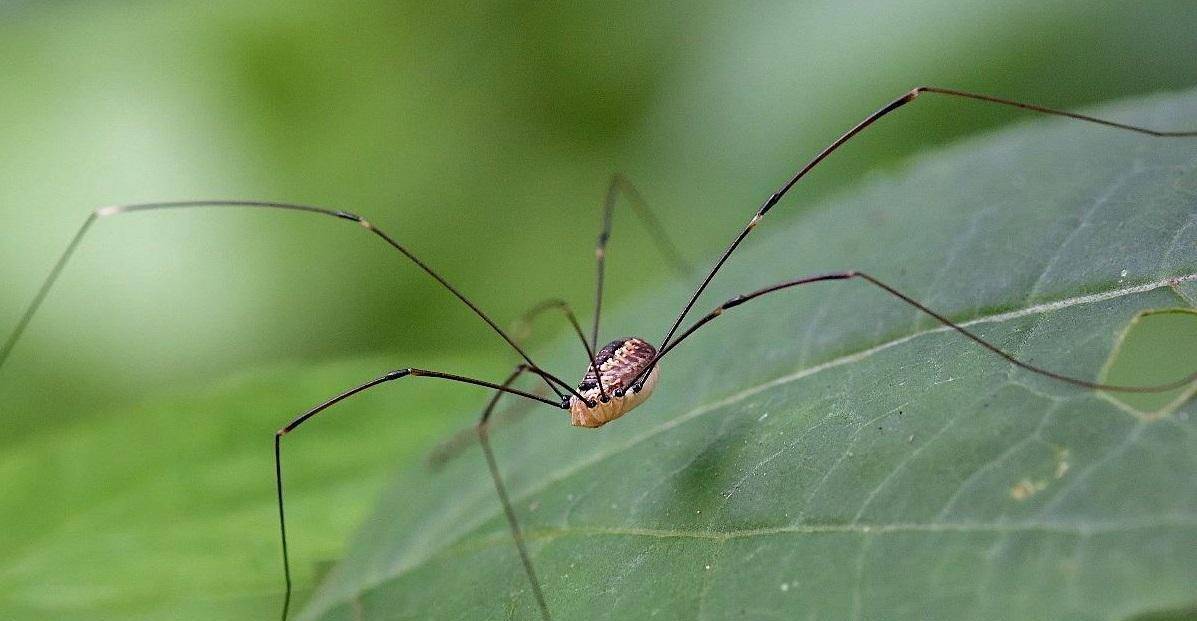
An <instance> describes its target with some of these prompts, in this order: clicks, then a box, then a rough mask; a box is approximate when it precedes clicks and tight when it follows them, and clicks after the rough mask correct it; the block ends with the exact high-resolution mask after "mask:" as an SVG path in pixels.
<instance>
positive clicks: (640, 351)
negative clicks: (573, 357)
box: [569, 336, 660, 429]
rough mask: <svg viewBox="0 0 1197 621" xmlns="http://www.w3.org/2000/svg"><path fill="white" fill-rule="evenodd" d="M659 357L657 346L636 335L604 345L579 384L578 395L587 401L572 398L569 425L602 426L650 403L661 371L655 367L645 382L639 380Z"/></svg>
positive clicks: (571, 396) (574, 396)
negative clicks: (642, 404) (649, 400)
mask: <svg viewBox="0 0 1197 621" xmlns="http://www.w3.org/2000/svg"><path fill="white" fill-rule="evenodd" d="M656 355H657V349H656V348H655V347H653V346H652V345H650V344H649V343H648V341H645V340H644V339H641V338H637V337H634V336H631V337H625V338H619V339H615V340H614V341H611V342H610V343H608V344H606V345H604V346H603V348H602V349H600V350H599V351H598V353H596V354H595V357H594V364H593V365H591V366H590V368H589V369H588V370H587V371H586V375H585V376H584V377H583V378H582V382H581V383H580V384H578V393H579V394H581V395H582V397H583V398H584V399H579V398H578V397H577V396H576V395H570V397H569V419H570V423H571V424H572V425H573V426H575V427H589V428H592V429H593V428H595V427H601V426H603V425H605V424H607V423H609V422H611V421H613V420H615V419H617V418H619V417H620V416H623V415H624V414H627V413H628V412H631V411H632V409H633V408H635V407H636V406H638V405H640V404H641V403H644V402H645V401H646V400H648V397H649V395H651V394H652V392H653V388H656V386H657V378H658V376H659V375H660V368H659V367H655V366H654V367H653V370H652V371H651V372H650V373H649V374H648V377H647V378H646V379H644V380H643V381H637V378H638V377H639V376H640V375H641V374H642V373H643V372H644V371H645V369H647V368H648V366H649V365H650V364H652V361H653V358H654V357H655V356H656ZM595 369H597V370H598V372H597V373H596V372H595Z"/></svg>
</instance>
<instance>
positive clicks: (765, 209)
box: [640, 86, 1197, 377]
mask: <svg viewBox="0 0 1197 621" xmlns="http://www.w3.org/2000/svg"><path fill="white" fill-rule="evenodd" d="M921 93H937V94H940V95H949V96H952V97H960V98H964V99H973V100H976V101H983V102H986V103H993V104H999V105H1003V106H1011V107H1014V108H1021V109H1023V110H1031V111H1033V112H1040V113H1043V114H1051V115H1055V116H1063V117H1067V118H1070V119H1076V120H1078V121H1086V122H1089V123H1096V124H1098V125H1105V126H1107V127H1113V128H1115V129H1123V130H1127V131H1132V132H1137V133H1140V134H1146V135H1148V136H1157V137H1189V136H1197V131H1179V132H1175V131H1159V130H1155V129H1149V128H1146V127H1139V126H1136V125H1127V124H1125V123H1116V122H1114V121H1107V120H1105V119H1099V118H1097V117H1092V116H1088V115H1085V114H1076V113H1074V112H1066V111H1064V110H1056V109H1053V108H1046V107H1044V106H1039V105H1036V104H1030V103H1024V102H1021V101H1014V100H1012V99H1003V98H1000V97H993V96H990V95H982V94H979V93H970V92H966V91H960V90H955V89H951V88H939V87H936V86H919V87H916V88H913V89H911V90H910V91H909V92H907V93H905V94H903V95H902V96H901V97H898V98H897V99H895V100H893V101H891V102H889V103H888V104H886V105H885V106H883V107H882V108H881V109H879V110H877V111H876V112H874V113H872V114H870V115H869V116H867V117H865V118H864V120H863V121H861V122H859V123H857V124H856V125H854V126H853V127H852V128H851V129H849V130H848V131H846V132H844V133H843V134H842V135H840V137H839V138H836V139H835V140H834V141H832V143H831V144H829V145H827V146H826V147H824V148H823V150H822V151H819V153H818V154H816V155H815V157H814V158H812V159H811V160H810V161H809V162H807V163H806V165H805V166H803V167H802V168H800V169H798V172H797V173H795V174H794V176H793V177H790V179H789V180H788V181H786V182H785V184H784V185H782V186H781V188H779V189H778V190H777V191H776V192H774V193H773V194H772V195H770V196H769V198H768V199H766V200H765V202H764V204H762V205H761V207H760V208H759V209H757V211H756V213H755V214H754V215H753V216H752V219H751V220H749V221H748V224H747V225H746V226H745V227H744V229H743V230H742V231H740V233H739V235H737V236H736V238H735V239H734V240H732V243H731V245H729V246H728V247H727V249H726V250H724V251H723V254H722V255H720V256H719V260H718V261H716V262H715V266H714V267H712V268H711V271H710V272H708V273H707V276H706V278H704V279H703V281H702V284H700V285H699V286H698V289H696V290H695V291H694V295H692V296H690V300H689V301H688V302H686V306H685V307H684V308H683V309H682V312H681V313H680V314H678V316H677V319H676V320H675V321H674V322H673V325H672V326H671V327H670V328H669V332H668V333H667V334H666V335H665V338H664V339H662V340H661V350H660V351H661V352H664V351H665V350H666V349H667V348H668V346H669V342H670V339H672V338H673V335H674V334H675V333H677V329H678V327H679V326H681V325H682V321H684V320H685V318H686V315H688V314H689V313H690V310H691V309H693V308H694V303H695V302H697V301H698V297H699V296H700V295H702V292H703V291H706V288H707V285H709V284H710V283H711V279H713V278H714V277H715V273H716V272H718V271H719V269H720V268H721V267H723V264H724V263H726V262H727V259H728V257H730V256H731V254H732V253H733V252H735V250H736V248H738V247H739V246H740V242H742V241H744V238H745V237H748V234H749V233H750V232H752V229H753V228H755V227H756V225H757V224H758V223H759V222H760V221H761V219H762V218H764V217H765V214H767V213H769V210H770V209H773V206H774V205H776V204H777V203H778V201H780V200H781V199H782V197H783V196H785V195H786V193H787V192H789V191H790V188H792V187H794V184H796V183H798V181H799V180H800V179H802V178H803V177H805V176H806V173H808V172H810V171H811V169H812V168H814V167H815V166H817V165H818V164H819V162H822V161H823V160H824V159H825V158H826V157H827V156H828V155H831V153H832V152H834V151H835V150H836V149H838V148H840V147H841V146H843V144H844V143H846V142H848V141H849V140H851V139H852V137H853V136H855V135H857V134H859V133H860V132H862V131H864V129H865V128H866V127H868V126H870V125H872V124H873V123H875V122H877V120H878V119H880V118H881V117H883V116H885V115H887V114H889V113H890V112H893V111H894V110H897V109H898V108H901V107H902V106H904V105H906V104H908V103H910V102H912V101H914V100H915V98H917V97H918V96H919V94H921ZM657 359H660V354H658V355H657ZM654 366H656V360H654V361H653V362H652V363H651V364H649V365H648V367H647V368H645V370H644V371H643V372H641V374H640V377H648V374H649V373H650V372H651V371H652V369H653V367H654Z"/></svg>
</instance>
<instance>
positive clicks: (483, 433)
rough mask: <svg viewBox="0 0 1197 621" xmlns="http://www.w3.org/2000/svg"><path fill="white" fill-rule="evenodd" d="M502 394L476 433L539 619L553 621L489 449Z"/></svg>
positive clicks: (521, 369) (518, 372)
mask: <svg viewBox="0 0 1197 621" xmlns="http://www.w3.org/2000/svg"><path fill="white" fill-rule="evenodd" d="M528 370H529V369H528V366H527V365H523V364H521V365H520V366H518V367H516V369H515V371H513V372H512V373H511V375H510V376H508V378H507V381H505V382H503V387H504V388H506V387H508V386H511V383H512V382H514V381H515V380H516V378H518V377H519V376H520V375H522V374H523V373H525V372H527V371H528ZM503 392H504V391H502V390H496V391H495V394H494V396H492V397H491V398H490V402H489V403H487V404H486V409H484V410H482V416H480V417H479V418H478V425H477V426H476V427H475V429H476V430H477V432H478V443H479V444H481V445H482V452H483V454H485V455H486V467H487V468H488V469H490V478H491V480H493V481H494V482H495V492H496V493H498V495H499V502H500V503H502V505H503V513H504V514H505V515H506V516H507V525H508V526H509V527H510V528H511V537H512V539H514V540H515V547H516V549H517V550H519V554H520V562H522V563H523V564H524V572H525V573H526V574H528V582H530V583H531V584H532V595H534V596H535V597H536V605H537V606H539V607H540V615H541V616H542V617H544V621H552V615H550V614H549V605H548V604H547V603H545V599H544V592H543V591H542V590H541V588H540V580H539V579H538V578H537V577H536V570H535V569H534V568H533V567H532V557H531V556H530V555H529V554H528V548H527V546H526V545H525V544H524V533H523V531H522V530H521V529H520V523H519V520H518V519H517V518H516V515H515V508H514V507H512V505H511V499H510V498H509V497H508V496H507V488H506V486H504V485H503V477H502V475H500V474H499V464H498V462H496V461H495V451H494V449H492V448H491V446H490V415H491V412H493V411H494V409H495V405H496V404H498V403H499V397H502V396H503Z"/></svg>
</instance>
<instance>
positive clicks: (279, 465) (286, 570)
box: [274, 365, 563, 621]
mask: <svg viewBox="0 0 1197 621" xmlns="http://www.w3.org/2000/svg"><path fill="white" fill-rule="evenodd" d="M519 372H521V373H522V372H530V373H534V374H537V375H541V374H543V371H541V370H539V369H536V368H533V367H530V366H528V365H520V371H519ZM408 376H411V377H433V378H438V379H445V380H450V381H453V382H460V383H463V384H473V385H475V386H482V387H484V388H492V389H494V390H495V391H497V392H496V393H495V394H496V396H495V397H494V398H492V400H491V405H492V406H493V405H494V402H495V401H497V400H498V395H500V394H503V393H509V394H513V395H518V396H521V397H524V398H525V399H531V400H533V401H539V402H541V403H545V404H548V405H551V406H553V407H555V408H558V409H561V408H562V407H563V406H562V404H561V403H559V402H557V401H553V400H550V399H546V398H544V397H541V396H538V395H534V394H532V393H530V392H525V391H523V390H519V389H517V388H511V387H510V383H511V382H512V381H513V379H514V377H512V378H509V379H508V381H507V382H505V383H503V384H493V383H491V382H487V381H483V380H479V379H474V378H471V377H465V376H462V375H454V374H452V373H441V372H439V371H429V370H427V369H414V368H408V369H399V370H396V371H391V372H390V373H387V374H386V375H383V376H381V377H378V378H375V379H373V380H370V381H369V382H366V383H365V384H362V385H360V386H356V387H354V388H351V389H349V390H347V391H345V392H343V393H341V394H339V395H337V396H335V397H333V398H332V399H329V400H328V401H325V402H324V403H321V404H320V405H317V406H316V407H314V408H312V409H310V410H308V411H306V412H304V413H303V414H300V415H299V416H297V417H295V419H293V420H292V421H291V422H290V423H287V425H286V426H285V427H283V428H282V429H279V430H278V431H277V432H275V434H274V476H275V490H276V492H277V494H278V527H279V538H280V539H281V541H282V550H283V580H284V582H285V584H286V593H285V595H284V596H283V609H282V620H283V621H286V619H287V613H288V611H289V610H290V608H291V560H290V557H289V556H288V553H287V521H286V512H285V510H284V502H283V460H282V439H283V436H285V435H287V434H288V433H290V432H291V431H294V430H295V429H296V428H298V427H299V426H300V425H302V424H304V423H305V422H306V421H307V420H308V419H310V418H312V417H313V416H315V415H317V414H319V413H320V412H323V411H324V410H327V409H328V408H330V407H332V406H334V405H336V404H338V403H340V402H341V401H344V400H345V399H348V398H349V397H352V396H353V395H356V394H358V393H360V392H364V391H366V390H369V389H371V388H373V387H375V386H377V385H379V384H384V383H386V382H390V381H393V380H397V379H403V378H405V377H408ZM492 459H493V458H492ZM496 484H499V483H498V480H497V479H496ZM505 509H506V510H507V511H508V512H510V510H511V509H510V507H509V506H507V507H505ZM517 542H518V540H517ZM520 547H521V553H522V543H520ZM525 562H526V563H527V561H525ZM528 565H529V572H530V571H531V570H530V563H528ZM529 577H530V578H532V579H533V585H534V588H535V590H536V592H537V594H538V597H539V600H540V603H541V605H542V606H543V605H544V598H543V597H541V596H539V592H540V587H539V585H538V584H536V582H535V577H534V576H533V574H531V573H529ZM545 611H546V615H547V608H546V609H545ZM546 618H547V617H546Z"/></svg>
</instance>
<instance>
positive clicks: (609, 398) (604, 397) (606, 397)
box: [599, 395, 611, 403]
mask: <svg viewBox="0 0 1197 621" xmlns="http://www.w3.org/2000/svg"><path fill="white" fill-rule="evenodd" d="M599 401H602V402H603V403H610V402H611V397H608V396H607V395H603V396H601V397H599Z"/></svg>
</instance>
